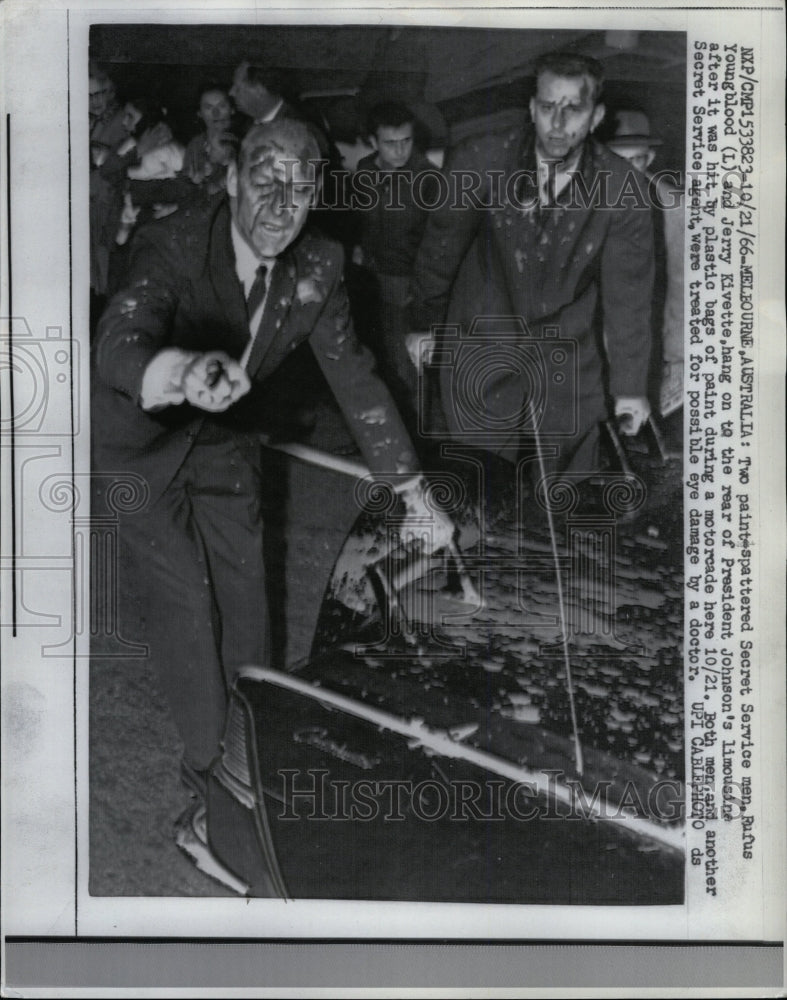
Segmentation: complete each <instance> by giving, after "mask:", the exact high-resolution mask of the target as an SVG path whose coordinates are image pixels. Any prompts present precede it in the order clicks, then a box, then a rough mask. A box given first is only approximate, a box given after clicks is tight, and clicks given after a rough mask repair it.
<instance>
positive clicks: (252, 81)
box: [230, 62, 302, 125]
mask: <svg viewBox="0 0 787 1000" xmlns="http://www.w3.org/2000/svg"><path fill="white" fill-rule="evenodd" d="M286 89H287V86H286V74H285V73H284V71H283V70H280V69H277V68H275V67H268V68H266V67H262V66H252V65H251V63H249V62H242V63H240V64H239V65H238V67H237V68H236V70H235V72H234V74H233V77H232V86H231V87H230V97H231V98H232V99H233V101H234V102H235V106H236V107H237V109H238V111H240V112H241V114H244V115H247V116H248V117H249V118H250V119H251V121H252V123H253V124H255V125H263V124H265V123H266V122H272V121H276V119H277V118H301V117H302V114H301V113H300V112H298V111H297V110H296V109H295V108H294V107H293V105H292V104H291V103H290V102H289V101H288V100H287V99H286V98H285V96H284V92H285V90H286Z"/></svg>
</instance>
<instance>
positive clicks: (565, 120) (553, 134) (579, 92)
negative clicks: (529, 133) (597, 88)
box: [530, 72, 604, 160]
mask: <svg viewBox="0 0 787 1000" xmlns="http://www.w3.org/2000/svg"><path fill="white" fill-rule="evenodd" d="M530 115H531V117H532V119H533V124H534V126H535V129H536V145H537V146H538V151H539V152H540V153H541V155H542V156H545V157H548V158H549V159H552V160H568V159H570V158H571V156H572V155H573V153H574V152H575V151H576V150H578V149H579V147H580V146H581V145H582V143H583V142H584V141H585V139H586V138H587V136H588V134H589V133H590V132H592V131H593V129H595V128H596V126H597V125H598V124H599V123H600V122H601V120H602V118H603V117H604V106H603V105H602V104H595V103H594V100H593V81H592V80H591V79H590V78H589V77H588V76H576V77H574V76H557V75H556V74H554V73H549V72H546V73H542V74H541V76H540V77H539V78H538V90H537V91H536V96H535V97H533V98H531V100H530Z"/></svg>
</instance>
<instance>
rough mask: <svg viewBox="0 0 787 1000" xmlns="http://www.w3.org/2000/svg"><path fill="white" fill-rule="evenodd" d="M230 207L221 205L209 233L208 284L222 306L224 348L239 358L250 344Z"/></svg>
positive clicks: (232, 355)
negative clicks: (233, 240) (236, 262)
mask: <svg viewBox="0 0 787 1000" xmlns="http://www.w3.org/2000/svg"><path fill="white" fill-rule="evenodd" d="M230 224H231V219H230V212H229V206H228V205H227V204H226V203H224V204H223V205H222V206H221V208H220V209H219V210H218V212H217V213H216V216H215V218H214V220H213V226H212V228H211V234H210V251H209V255H210V268H209V270H210V281H211V284H212V285H213V290H214V292H215V294H216V298H217V299H218V301H219V303H220V306H221V313H222V315H223V317H224V321H225V322H224V327H225V330H226V339H225V343H224V349H225V350H226V352H227V354H229V355H230V356H231V357H233V358H239V357H240V356H241V354H243V352H244V350H245V349H246V345H247V344H248V342H249V320H248V316H247V313H246V297H245V296H244V294H243V286H242V285H241V283H240V280H239V278H238V275H237V272H236V270H235V251H234V250H233V249H232V236H231V235H230Z"/></svg>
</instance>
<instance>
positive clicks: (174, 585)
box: [121, 440, 270, 768]
mask: <svg viewBox="0 0 787 1000" xmlns="http://www.w3.org/2000/svg"><path fill="white" fill-rule="evenodd" d="M260 485H261V484H260V476H259V471H258V470H257V469H255V468H253V467H252V466H251V465H250V464H249V463H248V461H247V460H246V459H245V458H244V456H243V455H242V454H241V452H240V451H239V450H238V448H237V447H236V445H235V444H234V442H233V441H232V440H216V441H204V440H203V441H199V440H198V442H197V443H196V445H195V446H194V447H193V448H192V450H191V451H190V453H189V455H188V457H187V459H186V461H185V463H184V464H183V466H182V467H181V468H180V470H179V471H178V473H177V475H176V477H175V479H174V480H173V482H172V483H171V484H170V485H169V486H168V487H167V489H166V491H165V492H164V494H163V496H162V497H160V498H159V499H158V500H157V501H156V502H155V503H154V504H153V505H152V506H150V507H148V508H147V509H145V510H143V511H141V512H140V513H139V514H135V515H130V516H128V517H126V518H125V520H124V521H123V523H122V525H121V572H122V573H123V574H124V577H125V580H126V585H125V587H124V589H125V590H126V591H129V590H130V591H131V599H132V600H133V601H134V603H135V604H136V606H137V615H136V616H135V617H136V618H137V620H138V622H139V627H140V636H139V640H138V641H144V642H146V643H147V644H148V645H149V648H150V656H151V658H152V660H153V661H154V664H155V669H156V671H157V675H158V677H159V679H160V683H161V687H162V689H163V691H164V693H165V695H166V698H167V700H168V702H169V706H170V710H171V713H172V716H173V718H174V721H175V724H176V726H177V728H178V731H179V733H180V736H181V738H182V739H183V742H184V744H185V758H186V760H188V762H189V763H190V764H191V765H192V766H194V767H197V768H206V767H207V766H208V765H209V764H210V762H211V761H212V760H213V758H214V757H215V756H216V755H217V754H218V752H219V749H220V745H219V743H220V740H221V738H222V736H223V729H224V716H225V711H226V705H227V687H228V685H231V684H232V681H233V679H234V676H235V674H236V672H237V670H238V668H240V667H242V666H243V665H245V664H266V663H267V662H268V661H269V658H270V635H269V633H270V629H269V618H268V610H267V603H266V597H265V572H264V565H263V548H262V540H263V530H262V518H261V510H260ZM134 638H135V639H137V636H134Z"/></svg>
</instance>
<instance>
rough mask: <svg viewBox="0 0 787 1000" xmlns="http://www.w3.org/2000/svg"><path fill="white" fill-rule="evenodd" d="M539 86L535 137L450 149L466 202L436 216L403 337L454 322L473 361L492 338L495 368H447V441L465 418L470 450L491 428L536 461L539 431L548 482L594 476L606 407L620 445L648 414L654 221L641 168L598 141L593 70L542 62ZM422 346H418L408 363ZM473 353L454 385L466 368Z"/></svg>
mask: <svg viewBox="0 0 787 1000" xmlns="http://www.w3.org/2000/svg"><path fill="white" fill-rule="evenodd" d="M536 80H537V89H536V93H535V94H534V96H533V98H532V100H531V102H530V113H531V118H532V121H533V127H532V128H527V127H526V126H524V124H523V125H520V126H516V125H514V126H510V125H507V124H506V125H505V126H504V127H501V128H500V129H499V130H497V131H495V132H492V133H489V134H487V135H486V136H484V137H483V138H480V137H479V136H474V137H470V138H468V139H465V140H464V141H462V142H460V143H458V144H457V145H456V146H455V148H454V149H453V150H452V153H451V156H450V160H449V163H448V166H447V173H448V176H449V177H451V176H455V177H464V178H465V180H466V179H467V178H470V179H471V180H472V181H473V182H474V183H475V188H474V190H473V198H474V199H475V200H473V198H471V199H469V200H467V201H465V202H463V203H462V204H459V205H456V204H453V203H451V202H449V203H447V204H446V205H445V207H442V208H441V209H440V210H438V211H436V212H433V213H432V214H431V215H430V218H429V222H428V224H427V228H426V233H425V236H424V239H423V242H422V244H421V247H420V249H419V252H418V256H417V259H416V263H415V268H414V288H413V306H412V310H411V323H412V327H411V328H412V329H413V330H414V331H425V330H427V329H429V327H431V326H433V325H435V324H442V323H445V324H455V325H457V326H460V327H462V328H463V330H464V333H465V335H467V336H468V341H467V344H468V347H469V349H470V350H474V349H475V348H477V346H478V344H479V343H480V344H481V345H482V346H483V344H484V342H485V341H484V339H481V340H480V341H478V342H476V343H474V341H473V335H474V330H475V331H477V330H479V329H482V330H484V331H488V330H489V329H490V328H491V330H492V331H493V332H492V334H491V336H489V335H488V334H487V333H485V334H484V337H486V338H487V339H486V342H487V344H488V349H487V356H488V358H490V359H491V360H489V362H488V364H487V363H485V362H484V360H483V355H482V354H480V353H479V354H477V355H476V354H470V353H469V351H468V350H467V349H466V348H465V349H460V350H456V349H455V348H454V349H453V353H452V354H451V357H452V359H453V361H452V364H448V363H445V362H443V363H442V374H443V382H442V400H443V409H444V410H445V413H446V417H447V419H448V422H449V425H450V426H451V427H452V430H453V432H454V433H455V434H456V435H457V436H458V437H460V438H461V437H462V435H463V434H465V433H466V426H463V423H462V418H463V417H464V416H465V413H466V411H467V410H469V409H471V408H472V409H473V414H472V415H473V417H474V421H473V422H472V428H473V430H474V432H477V433H476V437H475V438H474V440H476V441H477V443H481V444H483V443H485V440H484V429H485V425H484V419H485V416H486V418H487V423H488V430H489V446H490V447H491V448H492V449H493V450H495V449H496V450H499V451H500V452H501V453H503V454H506V455H509V456H511V455H512V454H513V455H518V454H519V455H521V454H522V452H523V451H529V450H531V449H532V447H533V440H532V430H533V428H534V426H535V428H537V429H538V430H539V431H540V442H541V444H542V445H543V448H544V451H545V452H546V455H545V459H546V461H545V465H546V468H547V470H549V471H560V472H570V473H572V474H576V475H579V476H581V475H586V474H589V473H592V472H594V471H596V470H597V469H598V467H599V461H600V456H599V453H598V441H599V430H598V428H599V422H600V421H602V420H604V419H605V418H606V417H607V416H608V405H609V402H611V407H612V410H613V413H614V415H615V416H616V417H617V418H618V419H619V420H620V421H621V430H622V431H623V432H624V433H632V434H634V433H636V432H637V431H638V429H639V427H640V426H641V424H642V423H643V421H644V420H645V419H646V418H647V416H648V414H649V409H650V408H649V404H648V400H647V398H646V384H647V373H648V366H649V362H650V352H651V333H650V308H651V295H652V287H653V270H654V253H653V231H652V224H651V211H650V204H649V201H648V196H647V191H646V190H645V189H646V184H643V183H642V182H641V178H640V177H639V176H638V175H637V172H636V171H633V170H632V169H631V168H630V166H629V165H628V164H627V163H626V162H625V161H624V160H623V159H621V158H620V157H618V156H616V155H615V154H614V153H612V152H610V151H609V150H607V149H606V148H605V147H604V146H602V145H601V144H600V143H599V142H597V141H596V140H595V139H594V138H593V136H592V132H593V130H594V129H595V128H596V126H597V125H598V124H599V123H600V121H601V120H602V118H603V115H604V107H603V105H602V104H601V102H600V95H601V88H602V83H603V74H602V69H601V66H600V65H599V64H598V63H597V62H596V61H595V60H593V59H588V58H585V57H582V56H577V55H573V54H570V53H569V54H565V53H550V54H548V55H545V56H543V57H542V58H541V59H540V60H539V62H538V64H537V66H536ZM474 317H479V318H483V319H484V325H478V324H476V326H475V327H474V326H473V324H472V322H471V321H472V320H473V318H474ZM522 321H523V322H524V324H525V326H526V328H527V335H526V334H525V333H524V331H523V332H522V333H521V334H520V333H519V332H518V331H519V330H520V327H521V322H522ZM495 323H497V324H498V325H497V326H495ZM506 324H508V325H506ZM517 324H519V325H517ZM476 335H477V336H480V334H476ZM495 338H497V339H495ZM506 338H507V339H506ZM419 339H420V338H419V336H418V334H417V333H414V334H411V336H410V345H411V349H412V353H415V351H416V350H417V345H418V342H419ZM560 341H562V343H561V342H560ZM539 345H543V346H542V347H539ZM531 348H532V349H531ZM463 350H464V353H463ZM518 351H519V353H517V352H518ZM528 352H529V353H528ZM476 356H478V357H479V358H480V361H479V362H478V363H477V364H476V362H475V360H473V364H474V365H475V366H476V367H475V368H474V369H473V370H469V368H468V370H467V371H462V372H460V373H459V374H460V377H457V370H456V366H457V364H458V363H461V361H462V358H463V357H472V358H473V359H475V358H476ZM534 359H535V360H534ZM466 367H467V366H466ZM473 390H475V392H474V391H473ZM531 404H532V407H533V411H535V412H533V411H531V410H530V406H531ZM466 423H467V421H465V424H466Z"/></svg>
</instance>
